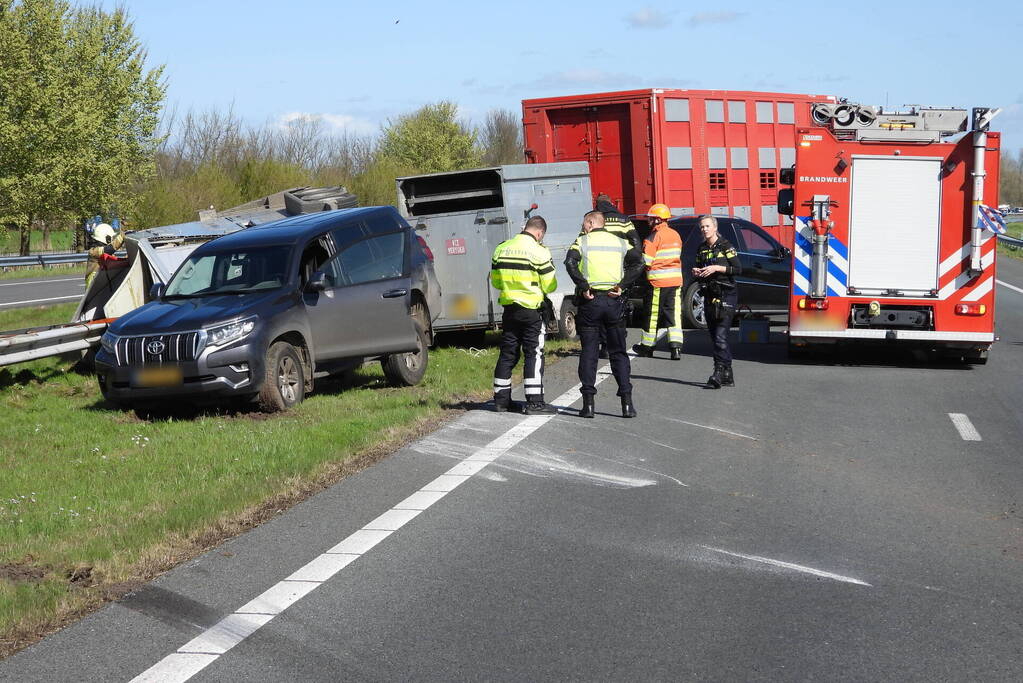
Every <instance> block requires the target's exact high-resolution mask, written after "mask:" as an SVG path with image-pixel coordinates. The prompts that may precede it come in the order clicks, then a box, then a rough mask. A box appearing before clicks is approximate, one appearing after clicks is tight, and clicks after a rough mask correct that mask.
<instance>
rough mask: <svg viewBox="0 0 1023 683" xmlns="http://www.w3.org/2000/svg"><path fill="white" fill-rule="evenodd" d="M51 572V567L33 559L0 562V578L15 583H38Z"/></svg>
mask: <svg viewBox="0 0 1023 683" xmlns="http://www.w3.org/2000/svg"><path fill="white" fill-rule="evenodd" d="M49 573H50V568H49V567H43V566H40V565H37V564H33V563H32V562H31V560H29V561H26V562H11V563H7V564H0V579H3V580H6V581H11V582H13V583H18V582H26V581H27V582H33V583H37V582H39V581H42V580H43V579H44V578H46V575H47V574H49Z"/></svg>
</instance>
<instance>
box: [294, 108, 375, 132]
mask: <svg viewBox="0 0 1023 683" xmlns="http://www.w3.org/2000/svg"><path fill="white" fill-rule="evenodd" d="M297 123H322V124H323V125H324V126H325V127H326V128H327V129H328V130H329V132H332V133H340V132H343V131H347V132H349V133H357V134H360V135H365V134H370V133H375V132H377V130H378V129H379V128H380V126H379V125H378V124H376V123H374V122H373V121H370V120H368V119H364V118H360V117H358V116H351V115H348V114H324V113H316V112H302V111H290V112H287V113H285V114H281V116H280V117H279V118H278V119H277V125H279V126H280V127H282V128H287V127H289V126H293V125H295V124H297Z"/></svg>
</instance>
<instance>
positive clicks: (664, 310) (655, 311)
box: [632, 204, 682, 360]
mask: <svg viewBox="0 0 1023 683" xmlns="http://www.w3.org/2000/svg"><path fill="white" fill-rule="evenodd" d="M669 218H671V210H670V209H668V207H667V206H665V205H664V204H654V205H653V206H651V207H650V210H649V211H647V219H648V220H649V222H650V234H649V235H647V237H646V239H645V240H643V260H644V261H645V262H646V267H647V274H646V277H647V280H649V281H650V287H651V288H652V290H653V292H652V295H651V300H650V318H649V320H648V321H647V324H646V327H645V329H644V330H643V339H642V341H641V342H640V343H639V344H636V345H635V346H633V347H632V350H633V351H635V352H636V355H637V356H647V357H650V356H653V355H654V346H655V345H656V344H657V330H658V329H660V328H663V327H667V328H668V345H669V346H670V347H671V359H672V360H681V358H682V292H681V289H682V238H681V237H679V234H678V232H676V231H675V229H674V228H672V227H671V226H670V225H668V219H669Z"/></svg>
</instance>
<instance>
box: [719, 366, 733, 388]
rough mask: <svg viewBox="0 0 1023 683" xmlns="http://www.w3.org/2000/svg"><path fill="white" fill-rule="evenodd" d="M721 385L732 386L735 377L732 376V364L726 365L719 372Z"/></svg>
mask: <svg viewBox="0 0 1023 683" xmlns="http://www.w3.org/2000/svg"><path fill="white" fill-rule="evenodd" d="M721 386H723V387H734V386H735V378H734V377H732V366H731V365H726V366H725V367H724V368H723V371H722V373H721Z"/></svg>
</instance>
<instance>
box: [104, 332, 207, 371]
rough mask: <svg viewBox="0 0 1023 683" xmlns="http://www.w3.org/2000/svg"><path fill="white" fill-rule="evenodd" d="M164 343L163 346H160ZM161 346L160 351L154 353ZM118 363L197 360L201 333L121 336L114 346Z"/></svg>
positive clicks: (144, 363) (142, 363)
mask: <svg viewBox="0 0 1023 683" xmlns="http://www.w3.org/2000/svg"><path fill="white" fill-rule="evenodd" d="M161 345H162V348H160V346H161ZM157 348H159V353H153V351H154V350H155V349H157ZM114 349H115V351H116V352H117V364H118V365H146V364H148V363H173V362H176V361H189V360H195V359H196V357H197V356H198V355H199V353H198V351H199V333H198V332H181V333H178V334H156V335H153V336H151V337H121V338H120V339H118V340H117V344H116V345H115V346H114Z"/></svg>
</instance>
